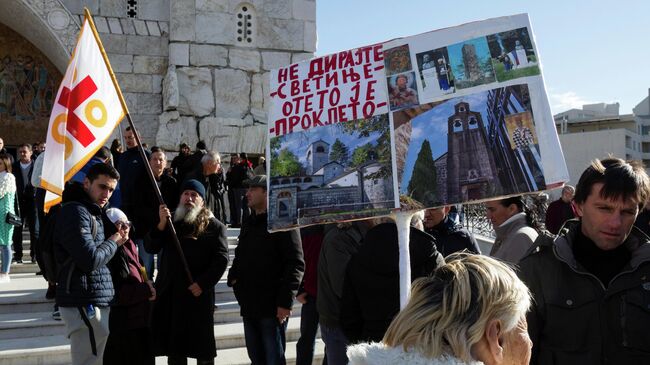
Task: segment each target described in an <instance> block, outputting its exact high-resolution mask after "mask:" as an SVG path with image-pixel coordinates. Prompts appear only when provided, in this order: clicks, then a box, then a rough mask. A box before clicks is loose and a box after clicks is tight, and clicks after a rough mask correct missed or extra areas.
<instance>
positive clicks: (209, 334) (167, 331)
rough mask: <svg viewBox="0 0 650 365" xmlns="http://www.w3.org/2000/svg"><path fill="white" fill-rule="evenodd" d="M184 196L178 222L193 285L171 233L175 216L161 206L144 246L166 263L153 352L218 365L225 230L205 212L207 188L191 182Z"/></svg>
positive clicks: (181, 361) (159, 287)
mask: <svg viewBox="0 0 650 365" xmlns="http://www.w3.org/2000/svg"><path fill="white" fill-rule="evenodd" d="M180 190H181V196H180V201H179V204H178V207H177V208H176V211H175V212H174V215H173V222H174V228H175V229H176V234H177V236H178V239H179V241H180V244H181V249H182V251H183V255H184V256H185V259H186V260H187V265H188V266H189V270H190V272H191V274H192V278H193V280H194V282H193V283H189V282H188V280H187V277H186V275H185V269H184V268H183V265H182V262H181V257H180V255H179V253H178V250H177V249H176V247H174V243H173V237H172V234H173V233H172V232H171V230H170V229H169V228H168V227H167V218H169V217H171V213H170V211H169V209H168V208H167V207H166V206H165V205H161V206H160V209H159V218H160V220H159V222H158V225H157V226H156V228H155V229H153V230H152V231H151V233H150V234H149V236H150V237H149V238H150V239H149V240H145V247H146V248H147V251H149V253H152V254H153V253H160V254H159V259H160V260H161V265H160V271H159V272H158V276H157V277H156V282H155V288H156V294H157V296H158V299H157V301H156V303H155V304H154V307H153V316H152V318H153V321H152V325H151V327H152V333H153V337H154V344H153V349H154V354H155V355H156V356H167V357H168V359H169V360H168V361H169V362H168V363H169V364H186V361H187V358H188V357H191V358H195V359H197V364H199V365H201V364H213V363H214V358H215V357H216V356H217V352H216V345H215V341H214V327H213V326H214V318H213V315H214V286H215V285H216V284H217V282H218V281H219V279H220V278H221V276H222V275H223V273H224V271H225V270H226V266H227V265H228V243H227V240H226V227H225V226H224V225H223V223H221V222H219V221H218V220H217V219H216V218H215V217H214V215H213V214H212V213H211V212H210V210H208V209H206V208H205V188H204V187H203V184H201V183H200V182H198V181H196V180H192V179H190V180H186V181H185V182H184V183H183V185H182V186H181V189H180ZM161 249H163V250H162V252H161Z"/></svg>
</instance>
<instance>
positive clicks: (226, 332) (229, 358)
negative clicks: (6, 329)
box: [0, 319, 324, 365]
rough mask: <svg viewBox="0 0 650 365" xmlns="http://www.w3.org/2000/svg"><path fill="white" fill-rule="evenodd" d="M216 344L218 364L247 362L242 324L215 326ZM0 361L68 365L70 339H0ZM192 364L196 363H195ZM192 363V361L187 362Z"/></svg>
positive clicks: (290, 357)
mask: <svg viewBox="0 0 650 365" xmlns="http://www.w3.org/2000/svg"><path fill="white" fill-rule="evenodd" d="M299 328H300V320H299V319H296V320H290V321H289V325H288V328H287V342H288V343H287V363H291V364H293V363H295V349H296V341H297V340H298V338H299V337H300V329H299ZM215 341H216V345H217V355H218V356H217V361H216V363H217V364H247V363H250V361H249V360H248V355H247V354H246V347H245V346H246V344H245V340H244V330H243V324H241V323H236V324H227V325H215ZM323 349H324V346H323V343H322V341H320V340H317V342H316V351H315V352H316V354H315V356H314V357H315V362H314V363H320V360H321V359H322V357H323ZM0 359H2V360H1V361H0V364H3V365H27V364H30V365H31V364H51V365H56V364H69V363H70V345H69V340H68V339H67V338H66V337H65V335H63V334H58V335H47V336H34V337H30V338H14V339H6V340H3V341H0ZM156 363H157V364H158V363H160V364H165V363H166V361H165V360H164V358H162V357H161V358H157V359H156ZM194 363H195V362H194ZM190 364H192V362H190Z"/></svg>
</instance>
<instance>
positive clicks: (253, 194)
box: [228, 175, 305, 365]
mask: <svg viewBox="0 0 650 365" xmlns="http://www.w3.org/2000/svg"><path fill="white" fill-rule="evenodd" d="M245 184H246V185H247V186H248V192H247V193H246V196H247V198H248V205H249V206H250V207H251V209H253V210H254V211H255V214H254V215H251V216H250V217H249V218H248V219H247V220H246V221H245V222H244V224H243V225H242V229H241V233H240V235H239V244H238V245H237V248H236V249H235V259H234V260H233V264H232V267H231V268H230V271H229V272H228V285H229V286H232V287H233V289H234V292H235V296H236V297H237V301H238V302H239V306H240V308H241V316H242V317H243V320H244V335H245V337H246V348H247V350H248V356H249V357H250V359H251V361H252V363H253V364H267V365H274V364H284V363H285V361H286V360H285V356H284V352H285V348H286V337H285V333H286V330H287V323H288V320H289V316H290V315H291V307H292V304H293V300H294V298H295V296H296V293H297V291H298V288H299V286H300V282H301V280H302V275H303V272H304V269H305V263H304V260H303V253H302V245H301V241H300V234H299V232H298V230H295V229H294V230H291V231H288V232H275V233H269V232H268V231H267V222H266V218H267V213H266V209H267V201H266V194H267V193H266V176H265V175H258V176H255V177H254V178H253V179H250V180H246V181H245Z"/></svg>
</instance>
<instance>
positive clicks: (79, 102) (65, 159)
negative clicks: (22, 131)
mask: <svg viewBox="0 0 650 365" xmlns="http://www.w3.org/2000/svg"><path fill="white" fill-rule="evenodd" d="M127 112H128V110H127V109H126V104H125V103H124V99H123V98H122V94H121V91H120V89H119V86H118V85H117V82H116V81H115V78H114V75H113V72H112V70H111V66H110V63H109V62H108V57H106V53H105V52H104V49H103V47H102V43H101V41H100V39H99V35H98V34H97V30H96V29H95V26H94V24H93V22H92V18H91V16H90V14H89V13H86V17H85V19H84V22H83V25H82V26H81V31H80V33H79V38H78V41H77V45H76V47H75V49H74V52H73V53H72V57H71V58H70V63H69V64H68V69H67V70H66V72H65V75H64V76H63V81H61V86H60V87H59V91H58V93H57V95H56V99H55V101H54V106H53V108H52V115H51V116H50V124H49V126H48V129H47V150H46V152H45V157H44V160H43V173H42V175H41V187H43V188H44V189H46V190H48V192H49V193H48V194H47V195H46V198H45V209H46V210H48V209H49V207H51V206H52V205H54V204H57V203H58V202H59V201H60V199H61V198H60V196H61V194H62V193H63V187H64V184H65V182H66V181H68V180H69V179H70V178H71V177H72V176H73V175H74V174H75V173H76V172H77V171H79V170H80V169H81V168H82V167H83V166H84V165H85V164H86V162H88V160H90V159H91V158H92V157H93V155H94V154H95V152H97V150H98V149H99V148H101V147H102V146H103V145H104V143H105V142H106V139H108V137H110V135H111V134H112V133H113V129H115V127H116V126H117V125H118V124H119V123H120V121H121V120H122V119H123V118H124V115H125V114H126V113H127Z"/></svg>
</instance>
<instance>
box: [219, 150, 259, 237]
mask: <svg viewBox="0 0 650 365" xmlns="http://www.w3.org/2000/svg"><path fill="white" fill-rule="evenodd" d="M260 176H261V175H260ZM247 178H248V162H247V161H242V160H240V158H239V156H237V155H236V154H233V155H230V168H229V169H228V172H226V185H227V186H228V202H229V203H230V224H231V227H240V226H241V222H242V221H244V220H246V218H248V215H249V214H250V213H249V209H248V206H245V205H244V204H245V198H246V196H245V195H246V188H245V187H244V180H246V179H247Z"/></svg>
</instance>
